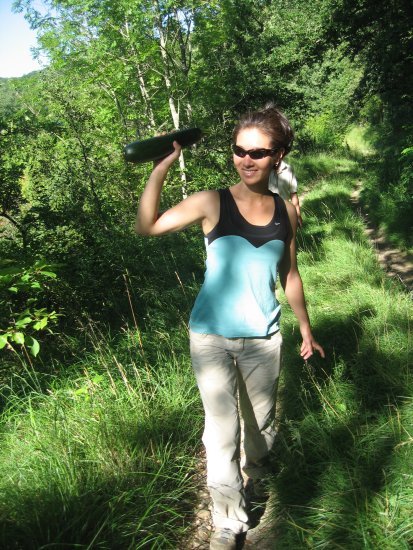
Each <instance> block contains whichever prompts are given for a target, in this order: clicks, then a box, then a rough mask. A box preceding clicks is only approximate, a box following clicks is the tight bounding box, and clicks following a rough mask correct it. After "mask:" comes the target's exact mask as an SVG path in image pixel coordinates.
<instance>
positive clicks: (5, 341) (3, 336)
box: [0, 334, 7, 349]
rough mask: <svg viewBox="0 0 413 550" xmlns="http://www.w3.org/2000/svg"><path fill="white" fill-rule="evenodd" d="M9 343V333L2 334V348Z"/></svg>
mask: <svg viewBox="0 0 413 550" xmlns="http://www.w3.org/2000/svg"><path fill="white" fill-rule="evenodd" d="M6 345H7V334H0V349H3V348H4V347H5V346H6Z"/></svg>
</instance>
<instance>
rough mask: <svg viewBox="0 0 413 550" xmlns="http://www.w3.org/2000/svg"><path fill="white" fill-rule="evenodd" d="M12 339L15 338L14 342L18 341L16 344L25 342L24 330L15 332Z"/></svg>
mask: <svg viewBox="0 0 413 550" xmlns="http://www.w3.org/2000/svg"><path fill="white" fill-rule="evenodd" d="M11 339H12V340H13V342H16V344H21V345H23V344H24V334H23V333H22V332H14V333H13V334H12V335H11Z"/></svg>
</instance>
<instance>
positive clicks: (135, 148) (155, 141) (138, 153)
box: [123, 128, 202, 162]
mask: <svg viewBox="0 0 413 550" xmlns="http://www.w3.org/2000/svg"><path fill="white" fill-rule="evenodd" d="M201 137H202V131H201V130H200V129H199V128H186V129H184V130H177V131H176V132H172V133H170V134H165V135H162V136H155V137H153V138H149V139H144V140H141V141H134V142H132V143H129V144H128V145H125V147H124V149H123V154H124V156H125V160H127V161H129V162H149V161H151V160H158V159H161V158H163V157H166V156H167V155H169V154H171V153H172V152H173V150H174V147H173V142H174V141H177V142H178V143H179V145H181V146H182V147H186V146H188V145H193V144H194V143H196V142H197V141H199V140H200V139H201Z"/></svg>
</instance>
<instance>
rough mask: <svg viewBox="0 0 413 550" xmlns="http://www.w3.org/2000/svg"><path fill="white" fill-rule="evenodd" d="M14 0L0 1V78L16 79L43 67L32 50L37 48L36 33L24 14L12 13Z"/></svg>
mask: <svg viewBox="0 0 413 550" xmlns="http://www.w3.org/2000/svg"><path fill="white" fill-rule="evenodd" d="M12 4H13V0H0V77H5V78H9V77H16V76H23V75H24V74H27V73H30V72H31V71H36V70H38V69H41V68H42V67H41V66H40V65H39V63H38V62H37V61H35V60H34V59H33V57H32V54H31V52H30V48H31V47H33V46H36V33H35V32H34V31H32V30H31V29H30V26H29V23H28V22H27V21H26V20H25V19H24V16H23V14H22V13H13V12H12V9H11V7H12Z"/></svg>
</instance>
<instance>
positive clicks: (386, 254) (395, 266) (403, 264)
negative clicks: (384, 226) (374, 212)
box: [351, 182, 413, 299]
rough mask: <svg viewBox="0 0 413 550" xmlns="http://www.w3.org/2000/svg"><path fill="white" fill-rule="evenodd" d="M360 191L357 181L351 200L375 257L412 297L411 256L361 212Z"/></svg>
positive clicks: (412, 267) (412, 266)
mask: <svg viewBox="0 0 413 550" xmlns="http://www.w3.org/2000/svg"><path fill="white" fill-rule="evenodd" d="M360 191H361V182H357V186H356V188H355V190H354V191H353V193H352V195H351V202H352V204H353V207H354V208H355V209H356V210H357V212H358V213H359V215H360V216H361V217H362V218H363V220H364V223H365V227H366V229H365V231H366V234H367V236H368V237H369V239H370V242H371V243H372V245H373V247H374V249H375V251H376V254H377V259H378V261H379V263H380V265H381V267H382V268H383V269H384V271H386V273H387V275H388V276H389V277H392V278H394V279H397V280H398V281H400V282H401V284H402V285H403V286H404V287H405V289H406V291H407V292H410V296H411V298H412V299H413V256H412V255H410V254H407V253H406V252H403V251H401V250H399V249H397V248H395V247H394V246H393V245H391V244H390V243H389V242H388V241H387V240H386V238H385V236H384V234H383V233H382V232H381V231H380V230H379V229H377V227H375V226H374V224H373V223H372V222H371V221H370V219H369V215H368V213H367V212H363V211H362V209H361V206H360V201H359V196H360Z"/></svg>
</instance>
